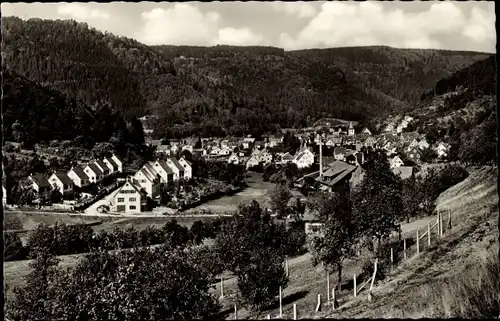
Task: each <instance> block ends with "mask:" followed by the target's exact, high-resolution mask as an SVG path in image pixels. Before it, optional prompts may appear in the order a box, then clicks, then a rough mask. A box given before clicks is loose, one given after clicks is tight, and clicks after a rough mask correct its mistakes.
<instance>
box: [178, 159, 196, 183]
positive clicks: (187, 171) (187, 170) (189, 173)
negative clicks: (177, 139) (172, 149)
mask: <svg viewBox="0 0 500 321" xmlns="http://www.w3.org/2000/svg"><path fill="white" fill-rule="evenodd" d="M179 164H181V165H182V167H184V179H187V180H189V179H191V178H192V177H193V166H192V164H191V162H190V161H188V160H186V159H185V158H184V157H181V159H179Z"/></svg>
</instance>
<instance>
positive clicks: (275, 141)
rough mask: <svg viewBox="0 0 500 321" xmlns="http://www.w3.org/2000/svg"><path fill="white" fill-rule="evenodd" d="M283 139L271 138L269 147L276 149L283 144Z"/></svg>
mask: <svg viewBox="0 0 500 321" xmlns="http://www.w3.org/2000/svg"><path fill="white" fill-rule="evenodd" d="M281 140H282V138H276V137H269V141H268V143H267V144H268V145H267V146H269V147H276V146H278V145H279V144H281Z"/></svg>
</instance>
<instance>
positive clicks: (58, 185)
mask: <svg viewBox="0 0 500 321" xmlns="http://www.w3.org/2000/svg"><path fill="white" fill-rule="evenodd" d="M49 183H50V184H51V185H52V188H53V189H54V190H57V191H58V192H59V193H61V195H62V196H63V198H64V199H71V198H74V196H75V194H74V183H73V181H72V180H71V178H69V176H68V174H66V173H65V172H54V173H52V175H51V176H50V177H49Z"/></svg>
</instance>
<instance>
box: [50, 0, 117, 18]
mask: <svg viewBox="0 0 500 321" xmlns="http://www.w3.org/2000/svg"><path fill="white" fill-rule="evenodd" d="M57 13H58V14H59V15H62V16H65V17H70V18H73V19H75V20H92V19H96V20H109V19H111V15H110V14H109V13H108V12H106V11H105V10H101V9H97V8H90V7H89V6H88V5H86V6H84V5H82V4H79V3H66V4H63V5H60V6H58V7H57Z"/></svg>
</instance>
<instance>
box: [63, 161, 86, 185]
mask: <svg viewBox="0 0 500 321" xmlns="http://www.w3.org/2000/svg"><path fill="white" fill-rule="evenodd" d="M68 177H69V178H70V179H71V180H72V181H73V184H74V186H78V187H85V186H88V185H90V178H89V176H88V175H87V174H85V171H84V170H83V168H81V167H79V166H76V167H72V168H71V169H70V170H69V171H68Z"/></svg>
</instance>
